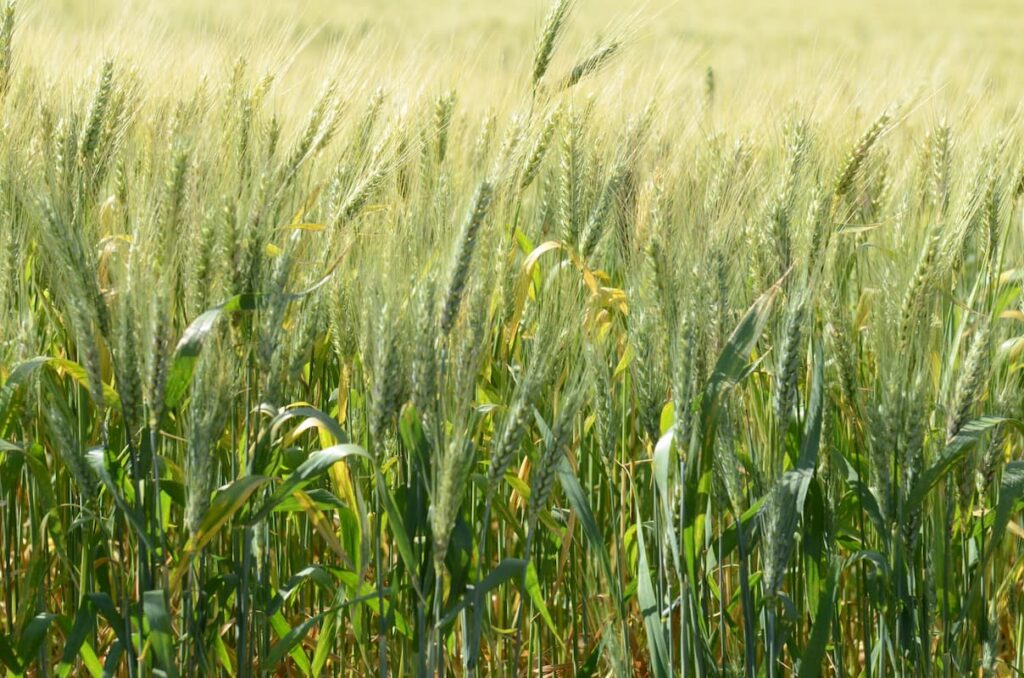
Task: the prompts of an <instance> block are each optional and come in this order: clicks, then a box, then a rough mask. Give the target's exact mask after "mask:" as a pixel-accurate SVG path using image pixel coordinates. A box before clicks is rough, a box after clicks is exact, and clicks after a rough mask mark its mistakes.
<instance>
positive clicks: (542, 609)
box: [523, 562, 562, 645]
mask: <svg viewBox="0 0 1024 678" xmlns="http://www.w3.org/2000/svg"><path fill="white" fill-rule="evenodd" d="M523 587H524V588H525V589H526V593H527V595H529V596H530V601H531V602H532V603H533V606H534V607H535V608H537V612H539V613H540V616H541V618H543V619H544V623H545V624H547V626H548V630H549V631H551V635H553V636H554V637H555V640H557V641H558V644H559V645H561V644H562V639H561V637H560V636H559V635H558V629H557V628H555V622H554V620H553V619H552V618H551V613H550V612H548V606H547V605H546V604H545V602H544V595H543V594H542V593H541V590H540V580H539V579H538V578H537V568H535V567H534V566H533V563H532V562H530V563H527V565H526V577H525V579H524V581H523Z"/></svg>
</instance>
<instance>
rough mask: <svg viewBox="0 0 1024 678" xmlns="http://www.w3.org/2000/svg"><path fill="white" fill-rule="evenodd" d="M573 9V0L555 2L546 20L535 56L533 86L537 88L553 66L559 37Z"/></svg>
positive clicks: (556, 0) (555, 0) (557, 0)
mask: <svg viewBox="0 0 1024 678" xmlns="http://www.w3.org/2000/svg"><path fill="white" fill-rule="evenodd" d="M571 8H572V1H571V0H554V2H553V3H552V4H551V9H549V10H548V14H547V16H546V17H545V18H544V30H543V31H541V34H540V40H539V41H538V42H537V48H536V49H535V50H534V56H533V86H534V87H535V88H536V87H537V85H538V84H539V83H540V81H541V80H543V79H544V74H545V73H547V72H548V66H550V65H551V54H552V53H553V52H554V51H555V44H556V43H557V41H558V36H559V35H560V34H561V33H562V28H563V27H564V26H565V22H566V19H568V17H569V10H570V9H571Z"/></svg>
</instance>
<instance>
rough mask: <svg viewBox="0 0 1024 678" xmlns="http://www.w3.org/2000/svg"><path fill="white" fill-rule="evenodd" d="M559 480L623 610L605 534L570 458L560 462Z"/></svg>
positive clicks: (617, 602)
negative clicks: (598, 523)
mask: <svg viewBox="0 0 1024 678" xmlns="http://www.w3.org/2000/svg"><path fill="white" fill-rule="evenodd" d="M558 480H559V482H561V484H562V490H563V491H564V492H565V498H566V499H567V500H568V502H569V505H570V506H572V510H573V511H575V512H576V517H577V518H579V521H580V526H581V527H582V528H583V534H585V535H586V537H587V541H589V542H590V549H591V553H592V554H594V555H596V556H597V559H598V562H599V563H600V564H601V570H602V571H603V572H604V576H605V579H606V580H607V583H608V586H609V587H610V589H611V591H612V594H613V595H614V597H615V602H616V605H617V606H618V607H619V609H620V612H621V606H622V594H621V593H620V591H619V586H618V579H617V578H616V577H615V576H613V575H612V565H611V558H610V557H609V556H608V548H607V546H605V543H604V536H603V535H602V534H601V528H600V527H598V525H597V519H596V518H595V517H594V512H593V510H592V509H591V508H590V501H589V500H588V499H587V495H586V494H585V493H584V492H583V488H582V487H581V486H580V481H579V480H578V479H577V478H576V474H575V473H574V472H573V470H572V466H570V465H569V460H568V459H567V458H566V457H564V456H563V457H562V458H561V459H560V460H559V462H558Z"/></svg>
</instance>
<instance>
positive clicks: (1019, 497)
mask: <svg viewBox="0 0 1024 678" xmlns="http://www.w3.org/2000/svg"><path fill="white" fill-rule="evenodd" d="M1021 502H1024V461H1013V462H1010V463H1009V464H1007V465H1006V467H1005V468H1004V469H1003V480H1002V483H1000V485H999V503H998V504H997V505H996V522H995V524H994V525H993V526H992V542H993V546H994V547H996V546H998V545H999V544H1001V543H1002V542H1003V535H1005V534H1006V526H1007V525H1009V524H1010V516H1011V515H1012V514H1013V513H1014V512H1015V511H1017V510H1019V508H1020V504H1021ZM994 547H993V548H992V549H990V550H989V553H992V552H993V551H995V548H994Z"/></svg>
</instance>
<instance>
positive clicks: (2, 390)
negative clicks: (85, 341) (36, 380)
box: [0, 356, 50, 435]
mask: <svg viewBox="0 0 1024 678" xmlns="http://www.w3.org/2000/svg"><path fill="white" fill-rule="evenodd" d="M49 361H50V359H49V358H47V357H45V356H39V357H36V358H30V359H29V360H26V361H24V362H22V363H18V365H17V366H16V367H15V368H14V369H13V370H11V374H10V376H9V377H7V381H5V382H4V385H3V387H0V435H3V434H5V433H6V432H7V423H8V422H9V421H10V419H11V415H12V414H13V411H14V408H15V407H17V405H18V399H17V397H16V396H17V395H18V393H19V389H20V388H21V386H22V385H23V384H25V383H26V382H27V381H28V380H29V378H30V377H31V376H32V375H33V374H34V373H35V372H36V370H38V369H39V368H40V367H42V366H43V365H45V364H46V363H48V362H49Z"/></svg>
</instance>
